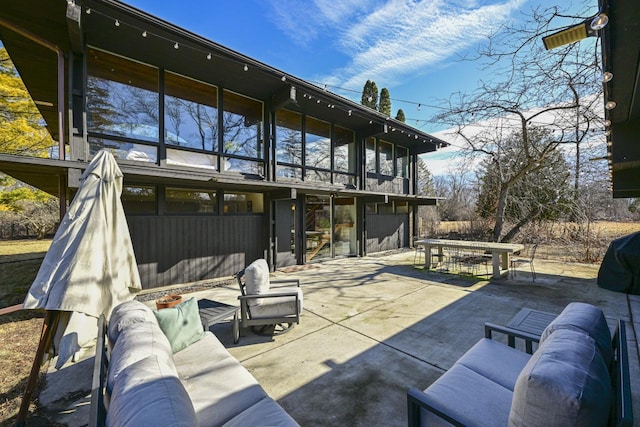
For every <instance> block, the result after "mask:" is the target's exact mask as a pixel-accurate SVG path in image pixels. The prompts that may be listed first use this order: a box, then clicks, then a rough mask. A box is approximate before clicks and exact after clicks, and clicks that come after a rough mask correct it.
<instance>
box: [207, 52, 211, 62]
mask: <svg viewBox="0 0 640 427" xmlns="http://www.w3.org/2000/svg"><path fill="white" fill-rule="evenodd" d="M207 59H208V60H209V61H211V54H210V53H207Z"/></svg>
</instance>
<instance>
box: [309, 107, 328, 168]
mask: <svg viewBox="0 0 640 427" xmlns="http://www.w3.org/2000/svg"><path fill="white" fill-rule="evenodd" d="M305 125H306V129H305V130H306V132H305V165H306V166H307V167H312V168H318V169H327V170H328V169H330V168H331V125H330V124H329V123H327V122H323V121H321V120H318V119H314V118H313V117H307V118H306V122H305Z"/></svg>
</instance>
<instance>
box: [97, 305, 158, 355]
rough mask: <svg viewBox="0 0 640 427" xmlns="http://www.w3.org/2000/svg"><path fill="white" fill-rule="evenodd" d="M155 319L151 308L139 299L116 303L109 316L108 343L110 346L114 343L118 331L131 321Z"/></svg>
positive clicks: (118, 334)
mask: <svg viewBox="0 0 640 427" xmlns="http://www.w3.org/2000/svg"><path fill="white" fill-rule="evenodd" d="M148 321H155V317H154V316H153V310H151V308H149V307H147V306H146V305H144V304H143V303H141V302H140V301H136V300H131V301H125V302H123V303H121V304H118V305H117V306H116V307H115V308H114V309H113V310H112V311H111V317H110V318H109V328H108V332H107V334H108V336H109V345H110V347H111V348H113V346H114V345H115V343H116V340H117V339H118V336H120V331H122V330H123V329H124V328H126V327H127V326H128V325H131V324H133V323H142V322H148Z"/></svg>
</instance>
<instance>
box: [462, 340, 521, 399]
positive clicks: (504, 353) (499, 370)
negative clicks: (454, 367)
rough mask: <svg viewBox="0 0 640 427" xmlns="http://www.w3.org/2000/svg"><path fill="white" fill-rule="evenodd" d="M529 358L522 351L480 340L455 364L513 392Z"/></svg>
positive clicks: (495, 342)
mask: <svg viewBox="0 0 640 427" xmlns="http://www.w3.org/2000/svg"><path fill="white" fill-rule="evenodd" d="M530 358H531V356H530V355H529V354H527V353H525V352H523V351H519V350H516V349H515V348H511V347H507V346H506V345H504V344H502V343H500V342H498V341H494V340H491V339H488V338H482V339H481V340H480V341H478V342H477V343H476V344H475V345H474V346H473V347H471V349H469V351H467V352H466V353H465V354H464V355H463V356H462V357H461V358H460V359H458V361H457V362H456V363H458V364H461V365H464V366H466V367H467V368H469V369H471V370H472V371H475V372H477V373H478V374H480V375H482V376H483V377H487V378H488V379H490V380H491V381H493V382H496V383H498V384H500V385H501V386H502V387H505V388H507V389H509V390H511V391H513V388H514V387H515V385H516V380H517V379H518V374H520V371H522V369H523V368H524V367H525V365H526V364H527V362H528V361H529V359H530Z"/></svg>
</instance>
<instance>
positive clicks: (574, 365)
mask: <svg viewBox="0 0 640 427" xmlns="http://www.w3.org/2000/svg"><path fill="white" fill-rule="evenodd" d="M610 401H611V381H610V378H609V372H608V370H607V366H606V364H605V362H604V359H603V358H602V355H601V354H600V352H599V351H598V349H597V348H596V342H595V340H594V339H593V338H591V337H590V336H589V335H586V334H585V333H583V332H578V331H574V330H571V329H558V330H556V331H554V332H553V333H552V334H551V335H549V336H548V337H547V339H546V340H545V341H544V342H543V343H542V344H540V347H539V348H538V350H537V351H536V352H535V353H534V354H533V356H531V359H530V360H529V362H528V363H527V365H526V366H525V367H524V369H523V370H522V372H521V373H520V376H519V377H518V380H517V381H516V386H515V389H514V394H513V403H512V406H511V413H510V415H509V425H510V426H525V425H539V426H542V425H544V426H558V427H560V426H603V425H606V424H607V419H608V417H609V405H610Z"/></svg>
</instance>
